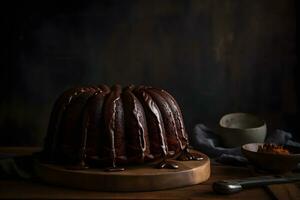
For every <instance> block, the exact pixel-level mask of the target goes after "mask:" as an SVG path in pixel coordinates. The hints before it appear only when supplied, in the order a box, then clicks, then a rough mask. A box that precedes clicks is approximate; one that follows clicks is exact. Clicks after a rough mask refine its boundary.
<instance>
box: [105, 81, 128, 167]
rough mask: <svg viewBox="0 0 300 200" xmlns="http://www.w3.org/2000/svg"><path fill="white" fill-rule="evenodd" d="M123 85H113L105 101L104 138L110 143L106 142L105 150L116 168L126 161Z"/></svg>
mask: <svg viewBox="0 0 300 200" xmlns="http://www.w3.org/2000/svg"><path fill="white" fill-rule="evenodd" d="M121 91H122V89H121V87H120V86H119V85H116V86H113V87H112V89H111V92H110V94H109V95H108V97H107V98H106V100H105V103H104V113H103V114H104V127H105V135H106V137H105V138H104V139H107V141H109V143H106V144H105V143H104V146H105V147H104V148H105V149H104V150H105V152H107V153H108V154H107V155H110V158H109V160H111V163H112V167H113V168H115V167H116V164H117V162H118V163H126V162H127V157H126V147H125V144H124V141H125V133H124V112H123V105H122V101H121V98H120V95H121Z"/></svg>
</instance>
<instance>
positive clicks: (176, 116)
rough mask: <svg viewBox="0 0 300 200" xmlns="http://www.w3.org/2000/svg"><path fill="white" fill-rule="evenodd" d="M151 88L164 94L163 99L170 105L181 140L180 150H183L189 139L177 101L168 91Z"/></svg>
mask: <svg viewBox="0 0 300 200" xmlns="http://www.w3.org/2000/svg"><path fill="white" fill-rule="evenodd" d="M153 89H155V90H156V91H159V92H160V94H161V95H162V96H164V98H165V100H166V101H167V102H168V104H169V106H170V108H171V110H172V112H173V115H174V119H175V123H176V128H177V132H178V134H179V137H180V140H181V142H182V146H181V147H182V150H183V149H184V148H186V146H188V144H189V140H188V135H187V133H186V130H185V127H184V123H183V117H182V113H181V110H180V107H179V106H178V103H177V102H176V100H175V99H174V98H173V96H172V95H170V94H169V93H168V92H166V91H165V90H160V89H157V88H153Z"/></svg>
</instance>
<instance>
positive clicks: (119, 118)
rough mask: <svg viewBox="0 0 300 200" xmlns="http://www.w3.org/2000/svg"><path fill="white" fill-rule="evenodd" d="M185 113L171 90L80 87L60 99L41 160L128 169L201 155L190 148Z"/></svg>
mask: <svg viewBox="0 0 300 200" xmlns="http://www.w3.org/2000/svg"><path fill="white" fill-rule="evenodd" d="M188 145H189V142H188V136H187V133H186V131H185V127H184V123H183V117H182V113H181V111H180V108H179V106H178V104H177V102H176V101H175V99H174V98H173V97H172V96H171V95H170V94H169V93H168V92H166V91H164V90H161V89H157V88H153V87H147V86H133V85H130V86H127V87H125V88H122V87H121V86H120V85H114V86H112V87H111V88H109V87H108V86H106V85H99V86H88V87H77V88H72V89H69V90H67V91H65V92H64V93H63V94H62V95H61V96H60V97H59V98H58V99H57V100H56V102H55V104H54V106H53V109H52V113H51V116H50V120H49V126H48V132H47V136H46V138H45V144H44V149H43V152H42V160H43V161H45V162H48V163H54V164H60V165H65V166H67V167H68V168H71V169H84V168H88V167H89V166H91V167H96V168H102V167H108V168H106V171H119V170H124V168H123V167H120V166H124V165H128V164H142V163H150V162H157V161H158V162H159V164H158V165H157V167H158V168H174V169H176V168H178V165H177V164H176V163H174V162H170V161H169V158H173V159H175V158H177V159H179V160H200V159H201V157H199V156H197V155H195V154H193V155H192V154H191V153H190V152H189V151H188Z"/></svg>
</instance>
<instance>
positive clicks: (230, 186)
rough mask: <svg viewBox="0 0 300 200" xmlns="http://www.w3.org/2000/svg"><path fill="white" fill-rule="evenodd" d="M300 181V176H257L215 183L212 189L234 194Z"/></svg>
mask: <svg viewBox="0 0 300 200" xmlns="http://www.w3.org/2000/svg"><path fill="white" fill-rule="evenodd" d="M296 181H300V173H299V174H291V175H274V176H257V177H250V178H245V179H230V180H221V181H217V182H214V183H213V185H212V187H213V190H214V192H216V193H218V194H232V193H237V192H240V191H242V190H243V189H246V188H253V187H261V186H266V185H271V184H281V183H291V182H296Z"/></svg>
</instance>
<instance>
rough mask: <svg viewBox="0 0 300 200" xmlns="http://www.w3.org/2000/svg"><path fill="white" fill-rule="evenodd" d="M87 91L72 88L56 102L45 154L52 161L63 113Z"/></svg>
mask: <svg viewBox="0 0 300 200" xmlns="http://www.w3.org/2000/svg"><path fill="white" fill-rule="evenodd" d="M84 91H85V89H84V88H72V89H70V90H67V91H66V92H64V93H63V94H62V95H61V96H60V97H59V98H58V99H57V101H56V102H55V104H54V106H53V110H52V112H51V116H50V122H49V126H48V131H47V137H46V138H45V148H44V153H45V154H46V157H48V159H49V160H50V161H52V160H53V159H54V157H55V154H56V151H57V142H58V141H57V140H58V135H59V128H60V124H61V120H62V117H63V113H64V112H65V110H66V108H67V107H68V105H69V104H70V103H71V101H72V100H73V99H75V98H76V97H77V96H78V95H80V94H81V93H83V92H84Z"/></svg>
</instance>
